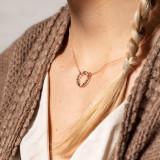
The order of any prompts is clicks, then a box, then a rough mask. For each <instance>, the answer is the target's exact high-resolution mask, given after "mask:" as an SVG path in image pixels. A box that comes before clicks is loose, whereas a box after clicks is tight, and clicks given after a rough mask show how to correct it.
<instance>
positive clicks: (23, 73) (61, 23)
mask: <svg viewBox="0 0 160 160" xmlns="http://www.w3.org/2000/svg"><path fill="white" fill-rule="evenodd" d="M69 23H70V13H69V8H68V6H67V5H66V6H65V7H62V8H61V9H60V10H59V12H57V13H56V14H55V15H53V16H51V17H49V18H47V19H45V20H43V21H41V22H39V23H37V24H35V25H33V26H32V27H30V28H29V29H28V30H27V31H26V32H25V33H24V34H23V35H22V36H21V37H20V38H18V39H17V40H16V41H15V42H14V43H13V44H12V45H11V46H10V47H9V48H8V49H6V50H5V51H4V52H3V53H2V54H1V55H0V160H11V159H12V158H13V157H14V155H15V153H16V151H17V147H18V146H19V144H20V143H21V140H22V138H23V136H24V135H25V133H26V131H27V127H28V126H29V124H30V120H31V118H32V117H33V114H34V111H35V109H36V108H37V107H38V106H39V101H40V97H41V92H42V86H43V81H44V78H45V75H46V73H47V71H48V69H49V68H50V66H51V63H52V62H53V60H54V59H55V57H56V55H57V54H58V52H59V51H60V50H61V49H62V48H63V44H64V43H63V42H64V41H63V40H64V38H65V35H66V34H67V33H68V30H67V29H68V26H69ZM159 96H160V37H158V39H157V41H156V43H155V44H154V46H153V47H152V48H151V50H150V52H149V54H148V55H147V58H146V62H145V64H144V66H143V69H142V71H141V73H140V74H139V76H138V77H137V79H136V81H135V82H134V86H133V87H132V90H131V93H130V95H129V96H128V98H127V101H128V103H127V104H126V105H125V109H124V114H123V118H122V122H121V125H120V134H119V137H118V141H117V143H116V145H115V147H114V149H113V152H112V156H111V159H112V160H123V159H127V160H137V159H141V160H146V159H147V160H160V152H159V150H160V99H159ZM97 147H98V146H97ZM91 154H92V153H91Z"/></svg>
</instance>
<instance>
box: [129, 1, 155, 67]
mask: <svg viewBox="0 0 160 160" xmlns="http://www.w3.org/2000/svg"><path fill="white" fill-rule="evenodd" d="M155 4H156V1H155V0H141V1H140V6H139V8H138V10H137V11H136V13H135V16H134V23H133V24H132V36H131V38H130V40H129V43H128V45H127V52H126V61H127V62H128V63H129V65H130V66H131V67H134V66H135V65H137V64H138V59H137V57H136V53H137V51H138V47H139V44H140V42H141V40H142V39H143V37H144V35H145V26H146V24H147V22H148V18H149V13H150V11H151V10H152V8H153V6H155Z"/></svg>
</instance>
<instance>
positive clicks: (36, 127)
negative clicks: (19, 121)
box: [14, 72, 127, 160]
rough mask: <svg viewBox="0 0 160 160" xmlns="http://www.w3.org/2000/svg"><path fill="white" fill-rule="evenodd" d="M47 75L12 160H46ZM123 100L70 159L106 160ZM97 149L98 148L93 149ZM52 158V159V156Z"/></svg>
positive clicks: (114, 140) (117, 125) (47, 138)
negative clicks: (26, 128)
mask: <svg viewBox="0 0 160 160" xmlns="http://www.w3.org/2000/svg"><path fill="white" fill-rule="evenodd" d="M48 100H49V75H48V72H47V74H46V77H45V80H44V84H43V89H42V95H41V100H40V105H39V109H38V111H37V112H36V115H35V116H34V118H33V119H32V123H31V125H30V126H29V129H28V131H27V133H26V134H25V136H24V137H23V139H22V141H21V144H20V148H19V149H20V150H19V153H18V154H17V155H16V156H15V158H14V160H20V159H21V160H49V128H48V127H49V124H48V115H49V114H48V102H49V101H48ZM125 103H127V100H124V101H123V102H122V103H121V104H120V105H119V106H118V107H117V108H116V109H115V110H114V111H113V112H111V113H110V115H109V116H107V117H106V118H105V119H104V120H103V121H102V122H101V123H100V124H99V125H98V126H97V127H96V128H95V129H94V130H93V131H92V132H91V134H90V135H89V136H88V137H87V138H86V139H85V140H84V141H83V143H81V145H80V146H79V147H78V149H77V150H76V151H75V152H74V154H73V155H72V157H71V159H70V160H82V159H83V160H107V159H108V157H109V156H110V154H111V150H112V149H113V146H114V144H115V142H116V140H117V137H118V133H119V124H120V121H121V119H122V115H123V110H124V106H125ZM97 146H98V147H97ZM53 158H54V157H53Z"/></svg>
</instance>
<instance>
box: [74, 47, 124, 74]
mask: <svg viewBox="0 0 160 160" xmlns="http://www.w3.org/2000/svg"><path fill="white" fill-rule="evenodd" d="M71 50H72V53H73V56H74V59H75V62H76V66H77V68H78V71H79V72H81V71H80V68H79V66H78V63H77V60H76V56H75V53H74V50H73V47H72V45H71ZM122 58H124V56H123V57H121V58H118V59H116V60H114V61H112V62H108V63H106V64H105V65H104V66H103V67H102V68H101V69H100V70H98V71H96V72H93V73H92V75H93V74H96V73H98V72H100V71H101V70H102V69H103V68H104V67H105V66H106V65H109V64H111V63H113V62H116V61H118V60H120V59H122Z"/></svg>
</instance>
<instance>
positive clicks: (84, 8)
mask: <svg viewBox="0 0 160 160" xmlns="http://www.w3.org/2000/svg"><path fill="white" fill-rule="evenodd" d="M139 3H140V0H132V1H127V0H119V1H117V0H85V1H84V0H81V1H80V0H68V4H69V8H70V13H71V26H70V33H71V37H72V43H73V48H74V50H75V52H76V56H77V58H78V62H79V63H81V62H82V63H81V64H83V63H84V64H88V65H89V66H93V65H94V64H105V63H106V62H107V61H112V60H115V59H117V58H120V57H122V56H123V55H124V52H125V50H126V46H127V43H128V40H129V38H130V37H131V23H132V22H133V19H134V14H135V11H136V10H137V9H138V7H139ZM97 55H98V59H97ZM98 61H100V63H98Z"/></svg>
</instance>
